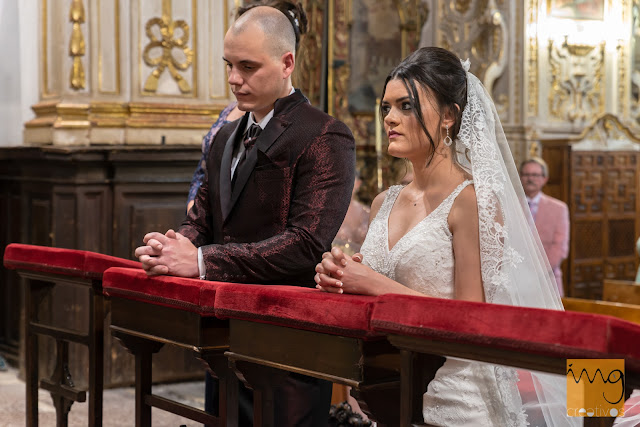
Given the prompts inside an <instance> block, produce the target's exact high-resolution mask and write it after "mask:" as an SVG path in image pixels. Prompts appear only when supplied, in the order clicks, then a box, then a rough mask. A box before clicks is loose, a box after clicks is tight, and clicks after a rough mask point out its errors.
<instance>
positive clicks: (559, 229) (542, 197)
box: [520, 157, 569, 296]
mask: <svg viewBox="0 0 640 427" xmlns="http://www.w3.org/2000/svg"><path fill="white" fill-rule="evenodd" d="M520 180H521V181H522V187H523V188H524V192H525V194H526V196H527V202H528V203H529V209H530V210H531V216H532V217H533V220H534V221H535V224H536V228H537V229H538V234H539V235H540V240H541V241H542V246H543V247H544V251H545V252H546V254H547V258H549V263H550V264H551V268H553V274H554V275H555V276H556V282H558V290H559V291H560V296H564V286H563V284H562V269H561V268H560V264H562V261H564V260H565V259H566V258H567V256H568V255H569V207H568V206H567V204H566V203H565V202H563V201H561V200H558V199H555V198H553V197H551V196H547V195H546V194H544V193H543V192H542V187H544V186H545V184H546V183H547V181H548V180H549V171H548V168H547V163H546V162H545V161H544V160H542V159H541V158H539V157H532V158H530V159H528V160H525V161H524V162H522V164H521V165H520Z"/></svg>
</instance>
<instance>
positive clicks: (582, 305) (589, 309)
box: [562, 297, 640, 324]
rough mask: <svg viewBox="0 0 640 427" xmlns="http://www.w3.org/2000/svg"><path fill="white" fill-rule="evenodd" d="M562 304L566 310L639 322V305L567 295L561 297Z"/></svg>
mask: <svg viewBox="0 0 640 427" xmlns="http://www.w3.org/2000/svg"><path fill="white" fill-rule="evenodd" d="M562 304H563V305H564V309H565V310H567V311H578V312H581V313H594V314H604V315H607V316H613V317H617V318H619V319H624V320H627V321H629V322H633V323H638V324H640V305H632V304H622V303H619V302H608V301H594V300H590V299H581V298H568V297H564V298H562Z"/></svg>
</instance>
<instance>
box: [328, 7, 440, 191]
mask: <svg viewBox="0 0 640 427" xmlns="http://www.w3.org/2000/svg"><path fill="white" fill-rule="evenodd" d="M328 7H329V13H328V16H329V22H328V27H329V31H328V34H329V40H328V43H329V46H328V48H329V49H328V51H329V61H328V63H329V72H328V102H329V107H328V111H329V114H331V115H333V116H335V117H336V118H338V119H340V120H342V121H343V122H344V123H345V124H346V125H347V126H349V128H350V129H351V131H352V132H353V135H354V137H355V140H356V164H357V167H358V170H359V172H360V175H361V178H362V180H363V184H362V187H361V189H360V192H359V193H358V195H359V197H360V198H361V199H362V200H363V201H364V202H366V203H370V202H371V200H372V199H373V197H374V196H375V195H376V194H377V193H378V185H377V177H378V169H379V168H382V175H383V181H384V182H383V187H387V186H388V185H390V184H394V183H397V175H398V171H399V170H401V171H403V172H404V171H406V167H404V166H403V165H404V161H403V160H400V159H394V158H392V157H391V156H389V155H387V154H384V155H383V156H382V159H381V162H378V161H377V153H376V149H375V144H374V139H375V138H374V135H375V132H374V129H375V123H374V110H375V98H376V97H378V96H380V91H381V89H382V85H383V83H384V79H385V77H386V75H387V74H388V73H389V72H390V71H391V70H392V69H393V67H394V66H396V65H397V64H398V63H399V62H400V60H401V59H403V58H404V57H406V56H407V55H408V54H409V52H413V51H414V50H416V49H417V48H418V46H419V44H420V35H421V30H422V26H423V25H424V23H425V22H426V20H427V17H428V14H429V9H428V7H427V5H426V4H425V2H424V1H422V0H330V1H329V2H328ZM381 28H386V29H385V30H384V31H382V30H381ZM382 152H383V153H386V144H384V143H383V147H382Z"/></svg>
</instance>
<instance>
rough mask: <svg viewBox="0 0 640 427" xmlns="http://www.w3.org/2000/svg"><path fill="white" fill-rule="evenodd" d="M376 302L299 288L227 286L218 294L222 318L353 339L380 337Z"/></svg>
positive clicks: (218, 311) (218, 308) (370, 299)
mask: <svg viewBox="0 0 640 427" xmlns="http://www.w3.org/2000/svg"><path fill="white" fill-rule="evenodd" d="M375 301H376V298H374V297H367V296H362V295H341V294H329V293H326V292H321V291H318V290H317V289H309V288H302V287H296V286H262V285H244V284H237V283H236V284H228V285H226V286H223V287H221V288H220V289H219V290H218V292H217V294H216V310H217V315H218V316H219V317H229V318H233V319H242V320H250V321H254V322H261V323H270V324H273V325H279V326H286V327H293V328H297V329H306V330H312V331H316V332H323V333H329V334H336V335H346V336H353V337H373V336H379V334H377V333H374V332H373V331H372V329H371V327H370V324H369V323H370V317H371V311H372V309H373V305H374V302H375Z"/></svg>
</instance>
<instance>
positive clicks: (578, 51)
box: [549, 37, 605, 123]
mask: <svg viewBox="0 0 640 427" xmlns="http://www.w3.org/2000/svg"><path fill="white" fill-rule="evenodd" d="M604 57H605V44H604V42H602V43H601V44H600V45H598V46H589V45H572V44H569V43H568V42H567V39H566V37H565V39H564V41H563V42H562V44H561V45H558V44H557V43H555V42H554V41H553V40H550V41H549V66H550V67H551V87H550V91H549V113H550V114H551V116H553V117H554V118H556V119H560V120H568V121H570V122H572V123H573V122H582V121H585V120H588V119H590V118H592V117H595V116H597V115H598V114H601V113H603V112H604V93H603V84H602V81H603V78H604Z"/></svg>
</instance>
